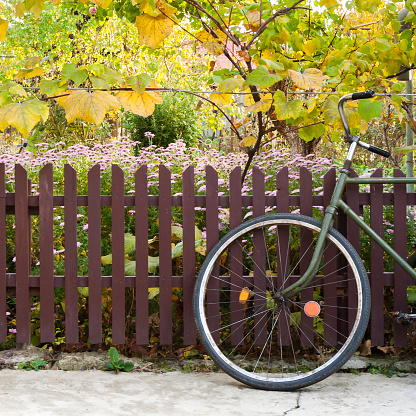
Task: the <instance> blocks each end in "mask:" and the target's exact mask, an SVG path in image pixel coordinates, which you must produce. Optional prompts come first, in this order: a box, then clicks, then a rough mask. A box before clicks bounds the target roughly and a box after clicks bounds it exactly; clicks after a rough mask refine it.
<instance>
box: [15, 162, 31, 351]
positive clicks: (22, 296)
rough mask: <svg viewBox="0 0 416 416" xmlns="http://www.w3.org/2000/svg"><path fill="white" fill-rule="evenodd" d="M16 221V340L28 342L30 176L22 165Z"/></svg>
mask: <svg viewBox="0 0 416 416" xmlns="http://www.w3.org/2000/svg"><path fill="white" fill-rule="evenodd" d="M15 184H16V185H15V186H16V192H15V221H16V229H15V233H16V234H15V235H16V331H17V332H16V342H17V343H28V342H30V338H31V331H30V307H31V304H30V295H29V262H30V246H29V216H28V186H27V185H28V178H27V172H26V170H25V169H24V168H23V167H22V166H21V165H16V166H15Z"/></svg>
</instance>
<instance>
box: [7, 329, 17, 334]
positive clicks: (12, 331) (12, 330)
mask: <svg viewBox="0 0 416 416" xmlns="http://www.w3.org/2000/svg"><path fill="white" fill-rule="evenodd" d="M9 332H11V333H12V334H15V333H16V332H17V330H16V329H15V328H10V329H9Z"/></svg>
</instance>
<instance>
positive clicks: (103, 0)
mask: <svg viewBox="0 0 416 416" xmlns="http://www.w3.org/2000/svg"><path fill="white" fill-rule="evenodd" d="M91 1H92V3H94V4H96V5H97V6H100V7H102V8H103V9H106V10H107V9H108V6H109V5H110V4H111V2H112V1H113V0H91Z"/></svg>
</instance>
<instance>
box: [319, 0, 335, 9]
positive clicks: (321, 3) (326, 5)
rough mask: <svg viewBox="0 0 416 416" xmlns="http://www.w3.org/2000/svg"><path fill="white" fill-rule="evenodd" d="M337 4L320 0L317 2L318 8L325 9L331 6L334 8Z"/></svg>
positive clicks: (329, 0)
mask: <svg viewBox="0 0 416 416" xmlns="http://www.w3.org/2000/svg"><path fill="white" fill-rule="evenodd" d="M337 4H338V1H337V0H320V1H319V5H320V6H325V7H326V8H328V7H331V6H335V5H337Z"/></svg>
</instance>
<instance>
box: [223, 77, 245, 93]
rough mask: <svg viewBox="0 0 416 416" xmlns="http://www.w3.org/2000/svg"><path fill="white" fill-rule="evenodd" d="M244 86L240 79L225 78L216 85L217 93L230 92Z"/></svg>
mask: <svg viewBox="0 0 416 416" xmlns="http://www.w3.org/2000/svg"><path fill="white" fill-rule="evenodd" d="M243 84H244V80H243V79H242V78H227V79H224V80H223V81H221V82H220V83H219V84H218V91H220V92H231V91H234V90H238V89H240V88H241V87H242V86H243Z"/></svg>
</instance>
